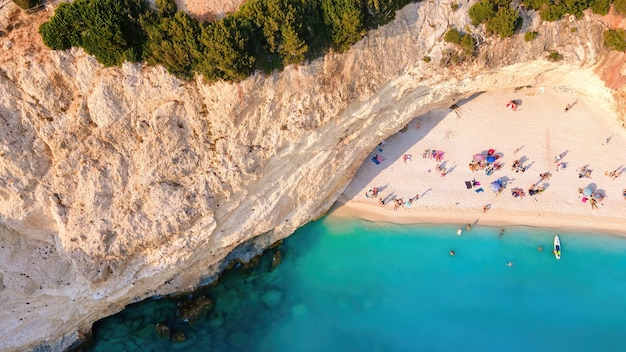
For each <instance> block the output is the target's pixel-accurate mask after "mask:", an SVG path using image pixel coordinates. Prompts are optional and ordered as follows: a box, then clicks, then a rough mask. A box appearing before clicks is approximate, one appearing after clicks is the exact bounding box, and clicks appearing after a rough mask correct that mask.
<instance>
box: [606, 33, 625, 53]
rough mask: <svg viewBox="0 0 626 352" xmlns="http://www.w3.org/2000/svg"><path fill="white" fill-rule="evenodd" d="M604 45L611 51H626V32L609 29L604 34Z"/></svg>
mask: <svg viewBox="0 0 626 352" xmlns="http://www.w3.org/2000/svg"><path fill="white" fill-rule="evenodd" d="M603 36H604V45H606V47H607V48H609V49H611V50H617V51H626V32H625V31H624V30H623V29H617V30H614V29H609V30H608V31H606V32H604V34H603Z"/></svg>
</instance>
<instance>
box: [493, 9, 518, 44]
mask: <svg viewBox="0 0 626 352" xmlns="http://www.w3.org/2000/svg"><path fill="white" fill-rule="evenodd" d="M519 20H520V17H519V13H518V12H517V11H516V10H514V9H512V8H511V7H509V6H504V7H500V8H499V9H498V12H496V14H495V15H494V16H493V17H491V18H490V19H489V20H488V21H487V25H486V27H487V30H489V31H491V32H494V33H496V34H497V35H499V36H500V37H501V38H506V37H510V36H512V35H513V34H514V33H515V29H516V27H517V25H518V21H519Z"/></svg>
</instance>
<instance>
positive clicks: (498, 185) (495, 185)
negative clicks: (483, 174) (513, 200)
mask: <svg viewBox="0 0 626 352" xmlns="http://www.w3.org/2000/svg"><path fill="white" fill-rule="evenodd" d="M489 188H491V190H492V191H494V192H499V191H500V190H501V189H502V183H500V180H497V181H493V182H491V184H489Z"/></svg>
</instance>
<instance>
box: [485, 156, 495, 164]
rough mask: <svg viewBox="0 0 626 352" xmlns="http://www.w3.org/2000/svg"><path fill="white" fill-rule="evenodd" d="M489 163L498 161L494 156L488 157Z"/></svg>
mask: <svg viewBox="0 0 626 352" xmlns="http://www.w3.org/2000/svg"><path fill="white" fill-rule="evenodd" d="M487 161H488V162H490V163H493V162H494V161H496V157H495V156H493V155H489V156H488V157H487Z"/></svg>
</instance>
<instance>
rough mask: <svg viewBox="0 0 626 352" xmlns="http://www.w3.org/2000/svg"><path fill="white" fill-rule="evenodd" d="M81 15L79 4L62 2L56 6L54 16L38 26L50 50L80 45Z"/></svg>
mask: <svg viewBox="0 0 626 352" xmlns="http://www.w3.org/2000/svg"><path fill="white" fill-rule="evenodd" d="M82 23H83V17H82V13H81V11H80V8H79V6H78V5H77V4H76V3H75V2H74V3H68V2H64V3H61V4H60V5H59V7H57V9H56V11H55V13H54V16H52V18H50V20H49V21H48V22H44V23H42V24H41V26H39V34H41V39H42V40H43V43H44V44H45V45H46V46H47V47H49V48H50V49H52V50H67V49H69V48H71V47H73V46H80V45H81V42H82V40H81V36H80V34H81V31H80V28H81V27H82Z"/></svg>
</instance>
